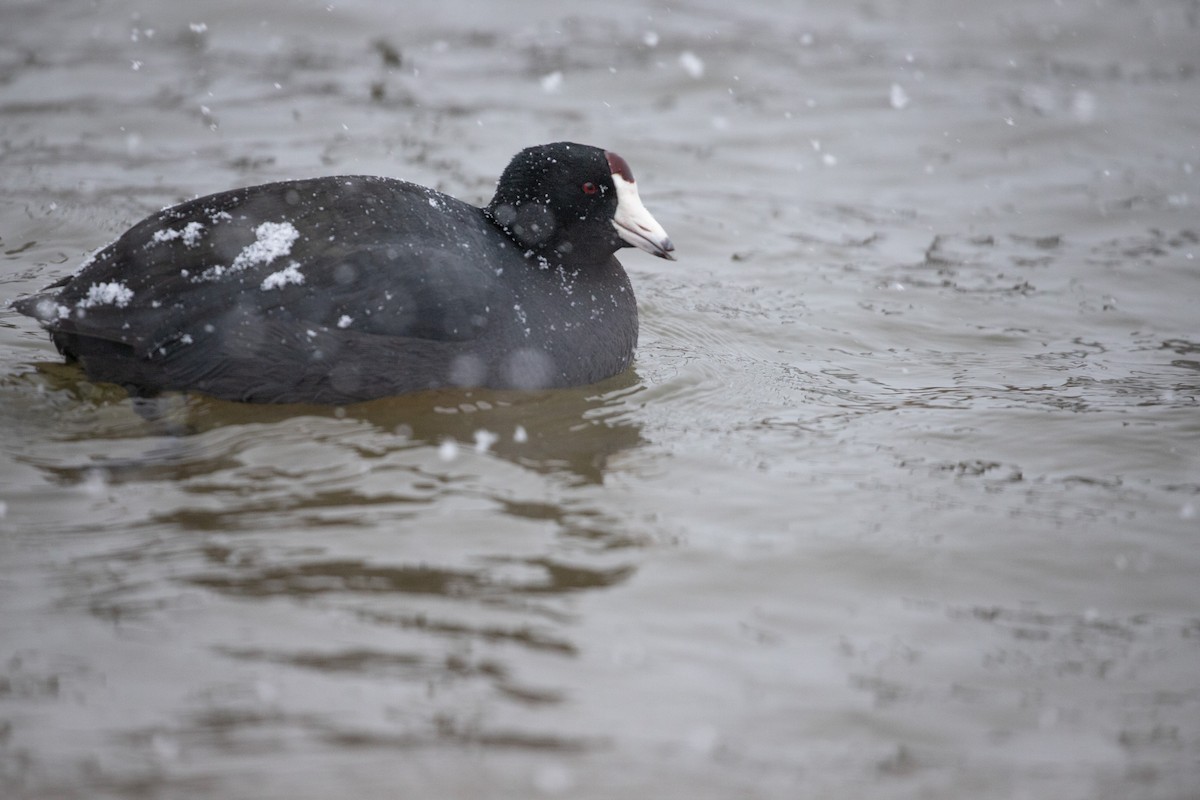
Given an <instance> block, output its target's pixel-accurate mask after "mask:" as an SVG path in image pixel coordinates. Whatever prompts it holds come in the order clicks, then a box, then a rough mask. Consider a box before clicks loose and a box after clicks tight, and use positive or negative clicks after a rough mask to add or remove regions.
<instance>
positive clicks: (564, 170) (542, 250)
mask: <svg viewBox="0 0 1200 800" xmlns="http://www.w3.org/2000/svg"><path fill="white" fill-rule="evenodd" d="M486 213H487V215H488V216H489V217H490V218H491V219H492V220H493V221H494V222H495V223H496V224H497V225H499V226H500V227H501V228H503V229H504V231H505V233H507V234H508V235H509V236H511V237H512V238H513V239H514V240H515V241H516V242H517V244H518V245H520V246H521V247H523V248H525V249H526V250H531V251H533V252H534V253H536V254H538V255H542V256H544V257H546V258H547V259H550V260H553V261H556V262H574V263H577V264H585V263H592V262H597V261H604V260H607V259H608V257H609V256H611V255H612V254H613V253H614V252H615V251H616V250H618V249H619V248H621V247H639V248H641V249H643V250H645V251H647V252H649V253H653V254H654V255H656V256H659V257H661V258H668V259H673V258H674V256H673V255H671V253H672V251H673V250H674V249H675V248H674V246H673V245H672V244H671V240H670V238H668V236H667V233H666V231H664V230H663V228H662V226H661V225H659V224H658V222H656V221H655V220H654V217H652V216H650V212H649V211H647V210H646V207H645V206H644V205H642V201H641V199H640V198H639V197H638V192H637V184H636V183H634V180H633V172H632V171H631V170H630V168H629V165H628V164H627V163H626V162H625V159H623V158H621V157H620V156H618V155H617V154H616V153H610V152H607V151H605V150H601V149H600V148H598V147H589V146H588V145H583V144H574V143H572V142H556V143H554V144H544V145H539V146H537V147H529V148H526V149H524V150H522V151H521V152H520V153H517V155H516V156H514V157H513V160H512V161H511V162H509V165H508V167H506V168H505V170H504V173H503V174H502V175H501V176H500V180H499V182H498V183H497V185H496V196H495V197H493V198H492V202H491V203H489V204H488V206H487V209H486Z"/></svg>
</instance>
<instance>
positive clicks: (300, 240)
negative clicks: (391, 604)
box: [13, 142, 674, 403]
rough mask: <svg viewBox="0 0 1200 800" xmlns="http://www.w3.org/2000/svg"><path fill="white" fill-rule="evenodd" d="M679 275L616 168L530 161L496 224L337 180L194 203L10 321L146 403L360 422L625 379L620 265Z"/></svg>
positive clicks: (428, 195)
mask: <svg viewBox="0 0 1200 800" xmlns="http://www.w3.org/2000/svg"><path fill="white" fill-rule="evenodd" d="M631 246H632V247H638V248H641V249H642V250H646V251H647V252H650V253H653V254H654V255H656V256H660V257H662V258H667V259H672V260H673V259H674V256H673V250H674V246H673V245H672V244H671V240H670V239H669V238H668V237H667V234H666V231H664V230H663V228H662V226H661V225H659V224H658V223H657V222H656V221H655V220H654V217H652V216H651V215H650V213H649V212H648V211H647V210H646V207H645V206H644V205H642V201H641V199H639V197H638V190H637V184H636V183H635V182H634V179H633V173H632V171H631V170H630V168H629V164H628V163H626V161H625V160H624V159H623V158H621V157H620V156H618V155H617V154H616V153H612V152H608V151H605V150H602V149H599V148H596V147H589V146H587V145H581V144H574V143H570V142H558V143H555V144H547V145H541V146H538V147H530V148H528V149H525V150H522V151H521V152H520V153H518V154H517V155H516V156H515V157H514V158H513V159H512V161H511V162H510V163H509V165H508V167H507V168H506V169H505V170H504V173H503V174H502V175H501V176H500V180H499V182H498V183H497V186H496V195H495V197H493V198H492V201H491V202H490V203H489V204H488V205H487V206H486V207H485V208H476V207H475V206H472V205H469V204H467V203H464V202H462V201H460V200H456V199H454V198H453V197H450V196H448V195H445V194H442V193H441V192H437V191H434V190H433V189H429V188H426V187H424V186H418V185H416V184H413V183H408V182H406V181H400V180H394V179H390V178H381V177H372V176H361V175H354V176H339V177H325V178H312V179H308V180H296V181H283V182H279V183H268V184H264V185H261V186H252V187H249V188H245V189H235V190H233V191H228V192H221V193H219V194H214V195H209V196H207V197H201V198H198V199H196V200H190V201H188V202H186V203H182V204H180V205H177V206H173V207H171V208H167V209H164V210H163V211H160V212H159V213H157V214H154V215H153V216H151V217H149V218H147V219H145V220H143V221H142V222H140V223H138V224H137V225H135V226H133V227H132V228H130V229H129V230H128V231H126V232H125V234H124V235H122V236H121V237H120V238H119V239H117V240H116V241H115V242H113V243H112V244H110V245H108V246H107V247H105V248H103V249H102V250H100V251H98V252H97V253H96V254H95V255H94V256H92V257H91V258H90V259H89V260H88V261H87V262H86V263H85V264H84V265H83V266H82V267H81V268H80V269H79V270H78V271H77V272H76V273H75V274H74V275H72V276H71V277H68V278H65V279H64V280H61V281H59V282H58V283H55V284H54V285H52V286H49V287H47V289H46V290H44V291H43V292H41V293H39V294H35V295H32V296H29V297H25V298H21V299H20V300H18V301H16V302H15V303H14V304H13V307H14V308H15V309H16V310H17V311H19V312H21V313H22V314H27V315H29V316H32V317H36V318H37V319H38V320H40V321H41V323H42V325H43V326H44V327H45V328H46V329H47V330H49V331H50V337H51V340H52V341H53V342H54V345H55V346H56V347H57V348H58V350H59V351H60V352H61V353H62V354H63V355H64V356H66V357H67V358H68V359H69V360H74V361H78V362H79V363H80V364H81V365H82V367H83V369H84V370H85V371H86V373H87V375H88V376H89V377H90V378H91V379H92V380H96V381H105V382H110V383H116V384H120V385H122V386H124V387H126V388H127V389H128V390H129V391H130V392H131V393H132V394H133V395H135V396H138V397H151V396H154V395H156V394H158V393H159V392H162V391H165V390H195V391H200V392H204V393H206V394H209V395H213V396H215V397H221V398H226V399H231V400H244V401H251V402H280V403H282V402H316V403H349V402H354V401H358V400H367V399H370V398H375V397H383V396H387V395H396V394H402V393H405V392H413V391H419V390H422V389H431V388H437V387H448V386H457V387H476V386H486V387H493V388H516V389H539V388H547V387H561V386H576V385H582V384H587V383H593V382H595V381H598V380H600V379H602V378H607V377H609V376H612V375H616V374H618V373H620V372H622V371H624V370H625V369H626V368H627V367H628V366H629V365H630V362H631V361H632V359H633V351H634V346H635V345H636V343H637V335H638V319H637V305H636V302H635V300H634V297H633V289H632V287H631V286H630V283H629V277H628V276H627V275H626V274H625V270H624V269H623V268H622V267H621V264H620V262H618V261H617V259H616V258H615V256H614V253H615V252H616V251H617V250H618V249H620V248H622V247H631Z"/></svg>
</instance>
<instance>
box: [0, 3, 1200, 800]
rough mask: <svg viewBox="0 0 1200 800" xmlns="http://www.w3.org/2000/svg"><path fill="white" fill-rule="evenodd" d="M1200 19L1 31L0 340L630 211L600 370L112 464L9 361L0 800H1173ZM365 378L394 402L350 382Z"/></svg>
mask: <svg viewBox="0 0 1200 800" xmlns="http://www.w3.org/2000/svg"><path fill="white" fill-rule="evenodd" d="M1198 70H1200V6H1198V5H1197V4H1196V2H1194V0H1159V1H1158V2H1154V1H1153V0H1094V1H1093V0H1089V1H1088V2H1076V1H1075V0H1060V2H1040V1H1035V0H1019V1H1018V2H1008V3H988V4H985V3H971V4H967V3H961V2H950V0H945V2H934V1H933V0H910V1H907V2H905V1H903V0H869V2H865V3H818V2H807V3H795V2H783V1H782V0H780V1H779V2H770V0H748V1H747V2H739V3H731V2H727V1H726V0H722V1H721V2H717V0H701V2H688V3H683V2H678V3H668V2H651V3H637V2H632V1H631V0H617V1H616V2H607V3H604V4H600V3H593V4H574V3H572V4H566V3H557V2H550V1H549V0H537V1H535V2H523V3H514V4H505V5H504V6H503V7H502V6H501V4H496V3H482V2H479V3H471V2H460V1H458V0H439V2H420V3H410V2H406V3H403V4H399V3H387V2H382V0H353V1H350V0H347V1H346V2H342V1H340V0H334V2H318V3H313V2H296V1H295V0H287V2H284V0H264V1H263V2H253V3H247V2H242V1H241V0H238V1H237V2H234V1H233V0H214V2H199V3H188V4H182V3H180V4H166V3H150V2H137V0H111V2H110V1H107V0H106V1H104V2H81V1H80V2H58V3H48V2H44V0H4V3H3V5H2V6H0V252H2V254H3V262H2V267H0V302H7V301H9V300H11V299H13V298H15V297H18V296H20V295H22V294H24V293H27V292H31V291H33V290H36V289H38V288H40V287H42V286H44V285H45V284H47V283H49V282H51V281H53V280H55V279H57V278H59V277H61V276H63V275H65V274H68V273H69V272H70V271H71V270H73V269H74V267H75V266H76V265H77V264H78V263H79V262H80V261H82V260H83V258H84V257H85V256H86V254H87V253H89V252H91V251H92V250H94V249H95V248H97V247H99V246H101V245H103V244H105V243H106V242H108V241H109V240H110V239H112V238H113V237H115V236H117V235H119V234H120V233H121V231H123V230H124V229H125V228H126V227H128V226H129V225H131V224H132V223H134V222H136V221H137V220H138V219H140V218H142V217H143V216H145V215H147V214H149V213H152V212H153V211H155V210H157V209H159V208H160V207H162V206H164V205H168V204H171V203H174V202H178V201H180V200H183V199H186V198H189V197H192V196H195V195H198V194H204V193H208V192H213V191H219V190H223V189H228V188H233V187H236V186H241V185H248V184H253V183H260V182H265V181H269V180H275V179H282V178H293V177H301V176H310V175H324V174H339V173H342V174H344V173H368V174H381V175H390V176H395V177H402V178H406V179H409V180H414V181H417V182H420V183H425V184H428V185H431V186H434V187H436V188H438V189H441V190H443V191H446V192H449V193H451V194H453V195H455V196H458V197H461V198H463V199H465V200H469V201H471V202H477V203H478V202H483V201H485V200H486V199H487V198H488V197H489V196H490V192H491V188H492V184H493V181H494V180H495V177H496V176H497V175H498V173H499V171H500V169H501V168H502V167H503V166H504V164H505V163H506V162H507V160H508V158H509V157H510V156H511V155H512V154H513V153H515V152H516V151H517V150H519V149H520V148H522V147H525V146H527V145H530V144H534V143H539V142H546V141H554V140H558V139H571V140H576V141H583V142H587V143H592V144H596V145H600V146H603V147H607V148H610V149H613V150H615V151H617V152H619V153H621V154H622V155H624V156H625V157H626V158H627V159H628V160H629V161H630V163H631V164H632V165H633V168H634V170H635V173H636V174H637V176H638V183H639V185H640V186H641V192H642V197H643V199H644V200H645V201H646V204H647V206H648V207H649V208H650V210H651V211H652V212H653V213H654V215H655V216H656V217H657V219H658V220H659V221H660V222H662V223H663V225H664V226H665V227H666V229H667V230H668V231H669V232H670V234H671V236H672V238H673V239H674V241H675V243H676V245H677V248H678V255H679V261H678V262H676V263H668V262H663V261H659V260H657V259H653V258H651V257H649V256H647V255H645V254H642V253H638V252H633V251H626V252H625V253H624V254H623V261H624V263H625V264H626V267H627V269H628V270H629V272H630V274H631V276H632V279H633V283H634V286H635V288H636V290H637V293H638V298H639V304H640V308H641V318H642V338H641V343H640V347H639V350H638V357H637V361H636V365H635V368H634V370H633V371H631V372H630V373H628V374H626V375H622V376H619V377H618V378H615V379H613V380H611V381H608V382H606V383H604V384H601V385H598V386H593V387H586V388H582V389H578V390H569V391H556V392H545V393H535V394H497V393H490V392H480V391H475V392H463V393H439V394H434V395H426V396H416V397H408V398H396V399H388V400H383V401H378V402H373V403H369V404H364V405H359V406H349V407H346V408H323V407H295V406H290V407H277V408H270V407H253V406H241V405H237V404H230V403H223V402H216V401H213V400H209V399H205V398H202V397H198V396H191V397H177V398H174V399H173V401H172V404H171V407H170V409H169V410H168V413H167V415H166V416H165V417H164V418H161V419H157V420H146V419H144V418H143V417H142V416H140V415H139V414H138V413H137V412H136V410H135V409H134V408H133V407H132V406H131V403H130V401H129V400H128V399H127V398H126V397H124V396H123V394H122V393H121V392H120V391H119V390H117V389H115V388H114V387H110V386H103V385H93V384H91V383H89V382H88V381H87V380H86V379H85V378H84V377H83V376H82V375H81V374H80V373H79V372H78V371H77V370H76V369H75V368H73V367H69V366H65V365H63V364H62V363H61V361H60V359H59V358H58V356H57V355H56V354H55V352H54V351H53V348H52V347H51V346H50V344H49V343H48V341H47V340H46V338H45V335H44V334H43V332H41V331H40V330H38V328H37V326H36V325H35V324H34V323H33V322H32V321H30V320H28V319H25V318H23V317H18V316H17V315H15V314H14V313H12V312H9V311H3V312H0V794H2V795H3V796H4V797H6V798H7V797H13V798H193V797H223V798H243V797H244V798H250V797H254V798H329V797H361V798H376V797H405V798H407V797H414V798H415V797H429V798H434V797H438V798H473V797H489V798H527V797H569V798H612V797H638V798H642V797H662V798H733V797H736V798H832V797H839V798H872V799H874V798H1046V797H1055V798H1081V799H1082V798H1087V799H1088V800H1091V799H1092V798H1114V799H1116V798H1122V799H1124V798H1197V797H1200V516H1198V510H1197V506H1198V505H1200V414H1198V413H1197V404H1198V403H1197V398H1198V395H1200V311H1198V309H1200V305H1198V300H1200V263H1198V258H1197V254H1198V253H1200V215H1198V214H1197V204H1198V202H1200V174H1198V172H1200V73H1198ZM386 368H387V365H382V364H381V365H380V369H386Z"/></svg>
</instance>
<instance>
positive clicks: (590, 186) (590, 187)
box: [582, 181, 600, 194]
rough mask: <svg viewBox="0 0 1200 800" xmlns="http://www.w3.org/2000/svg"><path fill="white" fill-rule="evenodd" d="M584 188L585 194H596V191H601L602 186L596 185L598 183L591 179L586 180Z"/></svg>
mask: <svg viewBox="0 0 1200 800" xmlns="http://www.w3.org/2000/svg"><path fill="white" fill-rule="evenodd" d="M582 188H583V193H584V194H595V193H596V192H598V191H600V187H598V186H596V184H594V183H592V182H591V181H586V182H585V183H584V184H583V187H582Z"/></svg>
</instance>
